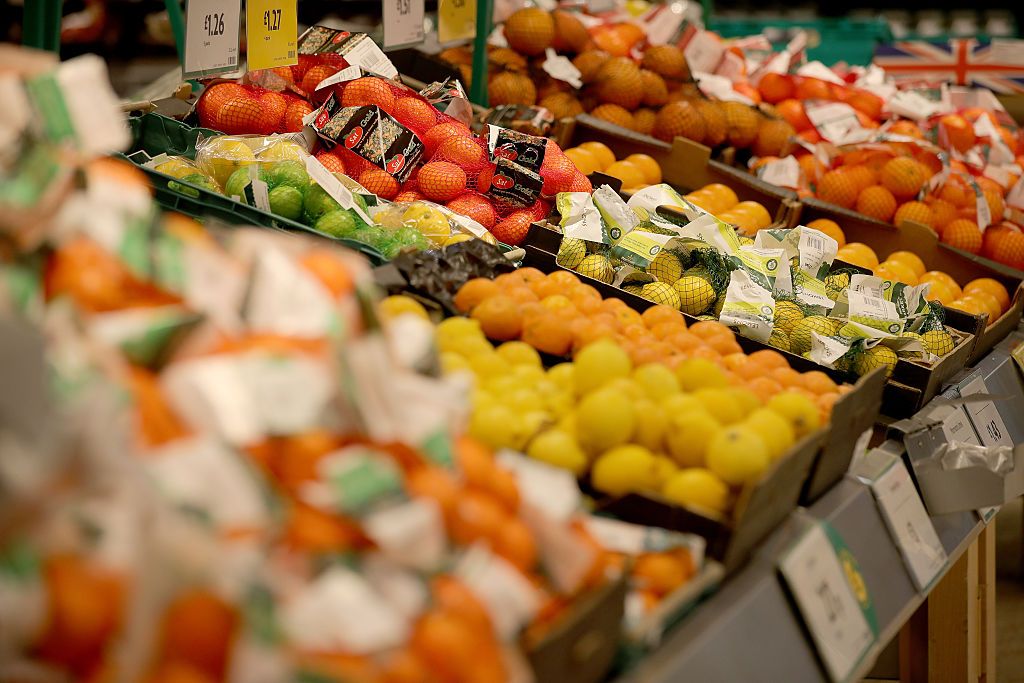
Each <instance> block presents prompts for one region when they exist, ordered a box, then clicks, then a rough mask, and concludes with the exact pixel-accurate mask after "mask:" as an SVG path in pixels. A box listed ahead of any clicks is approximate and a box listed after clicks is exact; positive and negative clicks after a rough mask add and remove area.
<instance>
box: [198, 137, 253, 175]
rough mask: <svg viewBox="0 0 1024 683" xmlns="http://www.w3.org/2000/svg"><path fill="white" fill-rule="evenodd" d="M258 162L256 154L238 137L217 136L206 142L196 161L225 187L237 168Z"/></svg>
mask: <svg viewBox="0 0 1024 683" xmlns="http://www.w3.org/2000/svg"><path fill="white" fill-rule="evenodd" d="M255 162H256V155H255V154H253V153H252V150H251V149H249V145H247V144H245V143H244V142H242V141H241V140H238V139H237V138H231V137H227V136H225V137H217V138H213V139H211V140H209V141H208V142H206V143H205V144H204V145H203V146H202V148H201V149H200V150H199V152H198V153H197V154H196V163H197V164H198V165H199V167H200V168H201V169H203V170H204V171H206V172H207V173H209V174H210V175H212V176H213V177H214V179H215V180H216V181H217V182H218V183H219V184H220V185H221V186H222V187H223V186H224V183H226V182H227V181H228V178H229V177H230V176H231V174H232V173H234V172H235V171H236V170H238V169H239V168H241V167H243V166H249V165H251V164H253V163H255Z"/></svg>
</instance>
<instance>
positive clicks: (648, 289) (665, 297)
mask: <svg viewBox="0 0 1024 683" xmlns="http://www.w3.org/2000/svg"><path fill="white" fill-rule="evenodd" d="M640 296H642V297H643V298H645V299H647V300H648V301H653V302H654V303H656V304H664V305H666V306H671V307H672V308H679V306H680V305H681V303H682V302H681V301H679V294H677V293H676V290H675V289H673V288H672V285H670V284H668V283H667V282H650V283H648V284H646V285H644V286H643V287H641V288H640Z"/></svg>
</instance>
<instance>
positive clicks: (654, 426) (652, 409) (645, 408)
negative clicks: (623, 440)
mask: <svg viewBox="0 0 1024 683" xmlns="http://www.w3.org/2000/svg"><path fill="white" fill-rule="evenodd" d="M667 431H668V416H667V415H666V414H665V411H663V410H662V409H661V408H660V407H659V406H658V405H657V404H656V403H654V401H648V400H647V399H641V400H639V401H637V402H636V429H635V430H634V432H633V441H635V442H636V443H638V444H640V445H641V446H643V447H644V448H648V449H650V450H651V451H660V450H661V449H662V446H663V445H664V443H665V433H666V432H667Z"/></svg>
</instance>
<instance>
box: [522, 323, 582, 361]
mask: <svg viewBox="0 0 1024 683" xmlns="http://www.w3.org/2000/svg"><path fill="white" fill-rule="evenodd" d="M522 340H523V341H524V342H526V343H527V344H529V345H530V346H532V347H533V348H535V349H537V350H538V351H543V352H544V353H550V354H551V355H553V356H564V355H566V354H567V353H569V348H570V347H571V346H572V333H571V332H570V330H569V326H568V324H567V323H566V321H565V320H564V319H562V318H561V317H560V316H559V315H558V314H557V313H547V314H542V315H538V316H537V317H535V318H531V319H529V320H526V321H524V323H523V333H522Z"/></svg>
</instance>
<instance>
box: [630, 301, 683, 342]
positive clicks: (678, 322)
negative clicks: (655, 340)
mask: <svg viewBox="0 0 1024 683" xmlns="http://www.w3.org/2000/svg"><path fill="white" fill-rule="evenodd" d="M640 318H641V320H643V322H644V325H646V326H647V327H648V329H650V330H651V331H654V329H655V328H656V327H657V326H658V325H661V324H668V325H671V326H672V327H673V328H680V327H681V328H682V329H684V330H685V329H686V319H685V318H684V317H683V314H682V313H680V312H679V311H678V310H676V309H675V308H672V307H671V306H666V305H665V304H656V305H654V306H651V307H650V308H648V309H647V310H646V311H644V312H643V313H641V314H640ZM659 338H661V337H659Z"/></svg>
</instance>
